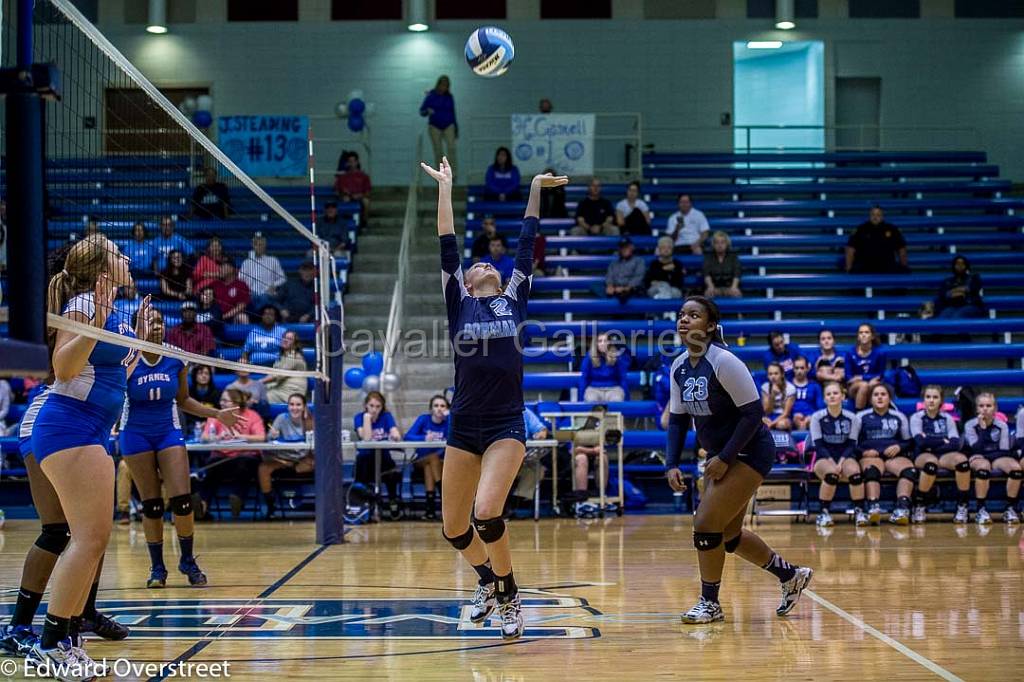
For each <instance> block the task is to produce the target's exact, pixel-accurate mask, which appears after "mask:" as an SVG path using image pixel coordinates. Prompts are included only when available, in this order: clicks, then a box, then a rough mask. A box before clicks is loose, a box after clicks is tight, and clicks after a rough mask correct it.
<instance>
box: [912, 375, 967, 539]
mask: <svg viewBox="0 0 1024 682" xmlns="http://www.w3.org/2000/svg"><path fill="white" fill-rule="evenodd" d="M921 400H922V401H923V402H924V409H922V410H918V411H917V412H915V413H914V414H912V415H910V437H911V438H913V439H914V444H915V445H916V446H917V458H916V459H915V460H914V466H915V467H916V468H917V470H918V477H917V491H916V499H915V503H914V511H913V512H912V513H911V521H913V522H914V523H924V522H925V520H926V515H925V499H926V497H927V495H928V493H929V491H931V489H932V486H934V485H935V477H936V475H938V473H939V468H940V467H941V468H943V469H946V470H948V471H952V472H953V475H954V477H955V478H956V493H957V498H956V514H954V516H953V523H967V504H968V503H969V502H970V499H971V465H970V463H969V462H968V461H967V455H965V454H964V453H963V448H962V447H961V444H960V433H959V432H958V431H957V430H956V422H954V421H953V417H951V416H949V414H947V413H945V412H943V411H942V387H941V386H939V385H937V384H929V385H928V386H925V387H924V390H923V391H921Z"/></svg>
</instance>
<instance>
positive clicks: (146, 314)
mask: <svg viewBox="0 0 1024 682" xmlns="http://www.w3.org/2000/svg"><path fill="white" fill-rule="evenodd" d="M152 324H153V297H152V296H150V295H149V294H146V296H145V297H144V298H143V299H142V303H140V304H139V312H137V313H136V318H135V336H136V337H137V338H139V339H141V340H142V341H149V330H150V329H151V328H152Z"/></svg>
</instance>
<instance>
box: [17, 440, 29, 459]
mask: <svg viewBox="0 0 1024 682" xmlns="http://www.w3.org/2000/svg"><path fill="white" fill-rule="evenodd" d="M18 454H19V455H21V458H22V459H25V458H26V457H28V456H29V455H31V454H32V436H29V437H28V438H19V439H18Z"/></svg>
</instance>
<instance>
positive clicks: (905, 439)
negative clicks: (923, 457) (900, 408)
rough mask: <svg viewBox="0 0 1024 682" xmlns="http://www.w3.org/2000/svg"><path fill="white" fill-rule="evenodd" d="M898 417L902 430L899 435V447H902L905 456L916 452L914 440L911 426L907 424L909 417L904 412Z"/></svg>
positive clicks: (898, 413) (899, 413)
mask: <svg viewBox="0 0 1024 682" xmlns="http://www.w3.org/2000/svg"><path fill="white" fill-rule="evenodd" d="M896 416H897V417H898V418H899V420H900V430H899V433H897V434H896V435H897V437H898V440H897V445H899V446H900V450H901V451H902V453H903V454H909V453H912V452H913V450H914V439H913V438H911V437H910V425H909V423H908V422H907V415H905V414H903V413H902V412H897V413H896Z"/></svg>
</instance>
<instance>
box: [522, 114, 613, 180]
mask: <svg viewBox="0 0 1024 682" xmlns="http://www.w3.org/2000/svg"><path fill="white" fill-rule="evenodd" d="M512 157H513V158H514V160H515V164H516V165H517V166H519V172H520V173H521V174H522V176H523V177H524V178H528V177H530V176H531V175H535V174H537V173H542V172H544V169H545V168H554V169H555V171H556V172H557V173H561V174H564V175H570V176H573V175H593V174H594V114H512Z"/></svg>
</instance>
